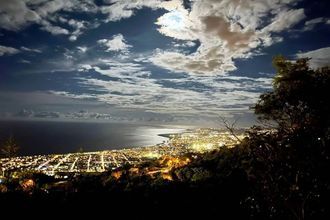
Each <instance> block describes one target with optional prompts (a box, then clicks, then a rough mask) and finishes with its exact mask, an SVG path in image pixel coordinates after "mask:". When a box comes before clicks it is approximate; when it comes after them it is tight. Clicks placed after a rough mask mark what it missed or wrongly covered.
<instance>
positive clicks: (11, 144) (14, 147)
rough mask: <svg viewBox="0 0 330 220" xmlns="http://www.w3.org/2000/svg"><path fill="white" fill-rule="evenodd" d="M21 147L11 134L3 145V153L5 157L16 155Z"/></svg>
mask: <svg viewBox="0 0 330 220" xmlns="http://www.w3.org/2000/svg"><path fill="white" fill-rule="evenodd" d="M19 149H20V147H19V146H18V144H17V142H16V140H15V138H14V137H13V136H10V137H9V138H8V139H7V140H6V141H5V142H4V143H3V145H2V146H1V149H0V151H1V154H2V155H3V156H4V157H14V156H16V155H17V153H18V151H19Z"/></svg>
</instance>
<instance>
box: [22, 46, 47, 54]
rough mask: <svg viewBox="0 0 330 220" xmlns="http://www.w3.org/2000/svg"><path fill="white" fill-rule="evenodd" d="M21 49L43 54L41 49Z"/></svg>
mask: <svg viewBox="0 0 330 220" xmlns="http://www.w3.org/2000/svg"><path fill="white" fill-rule="evenodd" d="M20 49H21V50H22V51H27V52H33V53H42V51H41V50H39V49H32V48H28V47H21V48H20Z"/></svg>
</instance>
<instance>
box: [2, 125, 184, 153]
mask: <svg viewBox="0 0 330 220" xmlns="http://www.w3.org/2000/svg"><path fill="white" fill-rule="evenodd" d="M182 131H184V129H179V128H178V127H177V126H157V125H143V124H134V123H97V122H53V121H52V122H49V121H0V145H1V143H3V142H4V141H5V140H6V139H7V138H8V137H9V136H11V135H12V136H13V137H14V138H15V140H16V142H17V143H18V144H19V146H20V150H19V155H36V154H61V153H72V152H77V151H78V150H79V149H80V148H82V149H83V151H85V152H90V151H102V150H113V149H122V148H133V147H140V146H150V145H155V144H159V143H162V142H164V141H166V140H168V139H167V138H166V137H162V136H159V135H160V134H168V133H178V132H182Z"/></svg>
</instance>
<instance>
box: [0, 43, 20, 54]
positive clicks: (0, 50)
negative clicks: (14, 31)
mask: <svg viewBox="0 0 330 220" xmlns="http://www.w3.org/2000/svg"><path fill="white" fill-rule="evenodd" d="M19 52H20V51H19V50H18V49H16V48H13V47H6V46H1V45H0V56H4V55H13V54H17V53H19Z"/></svg>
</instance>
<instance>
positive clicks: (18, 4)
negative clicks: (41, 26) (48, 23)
mask: <svg viewBox="0 0 330 220" xmlns="http://www.w3.org/2000/svg"><path fill="white" fill-rule="evenodd" d="M40 19H41V18H40V16H39V15H38V14H37V13H36V12H35V11H33V10H31V9H29V7H28V6H27V5H26V3H25V1H21V0H1V1H0V27H2V28H4V29H6V30H11V31H18V30H20V29H21V28H23V27H25V26H26V25H28V24H30V23H33V22H37V21H39V20H40Z"/></svg>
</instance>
